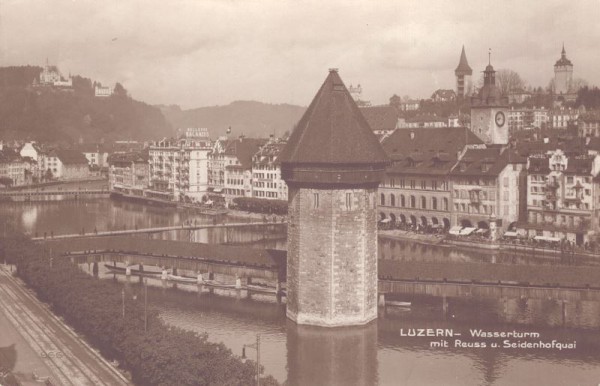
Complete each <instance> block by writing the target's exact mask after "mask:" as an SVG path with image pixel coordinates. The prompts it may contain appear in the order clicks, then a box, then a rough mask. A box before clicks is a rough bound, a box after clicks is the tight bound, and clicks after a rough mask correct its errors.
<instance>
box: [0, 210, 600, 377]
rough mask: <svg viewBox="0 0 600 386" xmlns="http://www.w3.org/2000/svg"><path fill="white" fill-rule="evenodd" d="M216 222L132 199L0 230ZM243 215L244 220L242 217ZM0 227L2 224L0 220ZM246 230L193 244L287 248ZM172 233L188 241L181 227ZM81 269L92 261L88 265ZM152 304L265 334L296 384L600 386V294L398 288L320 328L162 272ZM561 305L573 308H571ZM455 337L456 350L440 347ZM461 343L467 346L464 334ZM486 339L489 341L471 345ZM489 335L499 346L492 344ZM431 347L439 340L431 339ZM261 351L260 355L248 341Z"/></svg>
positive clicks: (454, 254)
mask: <svg viewBox="0 0 600 386" xmlns="http://www.w3.org/2000/svg"><path fill="white" fill-rule="evenodd" d="M194 220H195V221H198V222H199V221H204V222H209V221H212V220H211V219H210V218H206V217H203V216H200V215H192V214H188V213H186V212H185V211H178V210H176V209H165V208H156V207H148V206H143V205H139V204H132V203H127V202H116V201H111V200H96V201H87V202H86V201H83V202H58V203H57V202H49V203H35V204H2V205H0V226H8V227H16V228H18V229H21V230H23V231H26V232H29V233H31V234H35V233H36V232H37V233H38V234H43V232H51V231H52V232H53V233H54V234H62V233H78V232H80V231H81V230H82V228H85V229H86V230H87V231H92V230H93V229H94V228H96V229H97V230H98V231H101V230H110V229H122V228H123V226H125V227H126V228H133V227H136V226H137V227H138V228H142V227H148V226H165V225H178V224H180V223H181V222H183V221H194ZM236 221H239V220H236ZM0 231H1V228H0ZM264 236H265V235H262V234H260V233H253V232H247V231H244V230H236V231H226V230H223V229H213V230H203V231H198V233H197V234H196V235H194V240H197V241H200V242H210V243H225V242H226V243H236V244H249V245H250V246H252V247H258V248H263V247H270V248H271V247H275V248H283V247H285V240H282V239H281V237H280V236H281V235H272V236H274V238H275V240H267V241H264V240H262V239H263V238H264ZM163 237H168V238H186V239H187V237H189V234H186V233H185V232H173V233H172V234H171V235H168V236H163ZM379 254H380V257H381V258H386V259H405V260H411V259H416V260H433V259H435V260H437V259H450V260H455V261H481V260H487V259H493V258H494V256H495V255H494V254H493V253H491V254H482V253H480V252H475V251H469V250H459V249H456V248H447V247H439V246H429V245H422V244H417V243H413V242H410V241H390V240H382V241H380V246H379ZM83 269H88V268H87V267H83ZM101 275H102V277H105V278H107V279H109V280H112V279H116V280H115V285H120V286H121V285H124V284H125V285H126V286H127V287H128V290H129V291H130V292H131V293H136V292H138V293H139V292H141V291H140V290H141V289H140V284H139V281H138V280H137V278H130V279H127V278H125V277H117V278H113V275H112V274H108V273H106V272H105V271H104V270H101ZM149 287H150V288H149V291H148V296H149V303H150V304H151V305H152V307H155V308H157V309H158V310H159V312H160V315H161V318H162V319H163V320H164V321H165V322H167V323H169V324H172V325H174V326H178V327H182V328H185V329H189V330H193V331H198V332H206V333H208V335H209V338H210V339H211V340H213V341H219V342H223V343H225V345H226V346H227V347H229V348H230V349H231V350H232V351H233V352H234V353H236V354H241V351H242V346H243V345H244V344H252V343H254V342H255V339H256V334H260V337H261V346H260V349H261V353H260V355H261V363H262V365H263V366H264V367H265V372H266V373H268V374H272V375H273V376H274V377H275V378H276V379H277V380H279V381H280V382H284V381H287V384H289V385H319V384H335V385H363V384H364V385H371V384H373V385H375V384H379V385H538V384H540V385H542V384H543V385H597V384H598V383H600V355H599V354H600V334H599V333H598V330H599V328H600V304H598V302H596V301H584V300H580V301H573V302H568V303H565V304H563V303H561V302H558V301H556V300H553V299H550V298H548V299H518V298H502V299H487V300H477V299H468V298H451V299H449V300H448V311H447V313H444V312H443V311H442V302H441V299H439V298H436V297H425V296H420V297H417V296H412V295H410V294H400V295H398V298H399V299H400V300H405V301H411V302H412V306H411V307H410V308H405V309H403V308H395V309H394V308H388V309H387V311H386V312H385V314H384V312H383V310H381V315H380V317H379V319H378V320H377V322H375V323H371V324H369V325H368V326H365V327H361V328H344V329H335V330H322V329H315V328H308V327H299V326H296V325H294V324H293V323H291V322H289V321H287V319H286V317H285V308H284V307H285V305H283V304H278V303H277V302H276V301H275V300H274V299H273V298H270V297H268V296H253V297H252V298H248V297H246V296H245V294H243V293H242V294H240V293H239V292H237V291H215V292H216V293H211V292H209V291H207V290H202V289H201V290H200V291H199V289H198V287H197V286H195V285H179V286H178V288H177V289H175V288H172V286H171V285H166V284H164V283H162V282H161V281H160V280H158V279H156V280H151V281H150V283H149ZM563 309H564V310H565V311H563ZM419 329H425V331H427V330H426V329H434V330H433V331H435V329H444V330H446V329H447V330H451V331H453V332H454V333H459V334H461V336H456V335H455V336H452V337H419V336H416V337H412V336H403V335H407V334H408V335H410V332H411V331H419ZM471 330H482V331H491V332H502V331H507V332H513V331H515V330H516V331H518V332H533V333H535V334H539V337H535V338H510V339H508V340H510V342H509V343H510V344H512V343H515V344H519V342H521V343H522V342H539V341H542V342H543V343H545V344H550V345H552V343H551V342H552V341H553V340H554V341H556V342H558V343H565V344H572V343H573V342H576V347H575V348H573V349H563V350H558V349H557V348H556V347H554V348H552V347H546V348H518V347H517V348H513V347H503V344H504V340H506V339H502V338H497V339H496V338H486V339H484V338H472V337H471ZM443 340H445V341H447V342H448V347H435V348H432V347H431V345H432V342H436V343H437V342H441V341H443ZM457 341H460V342H457ZM474 343H479V344H481V343H485V344H486V347H485V348H483V347H460V345H463V344H464V345H465V346H473V345H474ZM492 343H498V344H499V345H500V347H498V348H492V347H491V344H492ZM434 344H435V343H434ZM246 354H247V355H248V357H249V358H250V359H254V358H255V355H256V352H255V351H254V350H252V349H247V350H246Z"/></svg>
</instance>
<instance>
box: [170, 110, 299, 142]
mask: <svg viewBox="0 0 600 386" xmlns="http://www.w3.org/2000/svg"><path fill="white" fill-rule="evenodd" d="M158 107H159V108H160V110H161V111H162V113H163V115H164V116H165V118H166V119H167V121H168V122H169V123H170V124H171V126H172V127H173V128H175V129H185V128H187V127H206V128H208V129H209V132H210V135H211V137H212V138H213V139H214V138H217V137H219V136H222V135H225V134H226V132H227V129H228V128H229V127H231V134H230V136H235V137H237V136H239V135H245V136H246V137H263V138H264V137H268V136H269V135H270V134H275V136H277V137H281V136H283V135H284V134H285V133H286V132H288V133H290V132H291V131H292V129H293V128H294V125H295V124H296V123H297V122H298V120H300V118H301V117H302V114H303V113H304V112H305V111H306V107H302V106H296V105H290V104H268V103H262V102H257V101H235V102H232V103H230V104H228V105H224V106H207V107H200V108H195V109H189V110H181V109H180V108H179V106H175V105H171V106H164V105H163V106H158Z"/></svg>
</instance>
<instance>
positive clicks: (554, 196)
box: [546, 191, 558, 201]
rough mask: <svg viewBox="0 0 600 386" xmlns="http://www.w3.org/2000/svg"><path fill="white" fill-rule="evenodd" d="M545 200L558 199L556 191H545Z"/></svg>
mask: <svg viewBox="0 0 600 386" xmlns="http://www.w3.org/2000/svg"><path fill="white" fill-rule="evenodd" d="M546 200H548V201H556V200H558V195H557V194H556V191H546Z"/></svg>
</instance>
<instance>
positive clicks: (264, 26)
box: [0, 0, 600, 107]
mask: <svg viewBox="0 0 600 386" xmlns="http://www.w3.org/2000/svg"><path fill="white" fill-rule="evenodd" d="M598 10H599V3H598V2H595V1H578V2H572V3H567V2H563V1H558V0H551V1H529V2H520V1H515V0H509V1H503V2H498V1H483V0H481V1H471V0H465V1H460V2H457V1H453V2H447V1H426V0H420V1H415V0H407V1H401V2H398V1H392V0H384V1H377V2H374V1H367V0H365V1H349V2H348V1H345V2H342V1H339V0H336V1H328V2H318V1H274V0H266V1H256V0H250V1H235V0H229V1H216V0H208V1H191V0H181V1H172V2H165V1H158V0H152V1H141V0H135V1H117V0H108V1H103V2H98V1H92V0H78V1H71V0H41V1H34V0H5V1H3V2H2V3H1V4H0V49H1V55H0V61H1V63H2V65H18V64H38V65H41V64H43V63H44V61H45V58H46V57H48V58H49V60H50V61H51V62H53V63H57V64H58V65H59V67H60V68H61V69H62V70H63V71H64V72H68V71H70V72H72V73H77V74H81V75H85V76H89V77H91V78H94V79H97V80H99V81H101V82H103V83H114V82H121V83H123V84H124V86H125V87H126V88H127V89H128V90H130V92H131V93H132V94H133V95H134V96H135V97H137V98H140V99H142V100H145V101H147V102H149V103H178V104H181V105H182V106H185V107H196V106H203V105H214V104H225V103H228V102H230V101H232V100H237V99H258V100H262V101H266V102H275V103H283V102H290V103H297V104H304V105H306V104H308V103H309V102H310V100H311V98H312V96H313V95H314V93H315V92H316V90H317V88H318V87H319V86H320V84H321V82H322V81H323V79H324V77H325V76H326V74H327V69H328V68H329V67H339V68H340V74H341V76H342V78H343V79H344V80H345V81H346V83H348V84H350V83H361V84H362V86H363V90H364V94H365V96H367V97H368V98H371V99H372V100H373V102H375V103H386V102H387V99H388V98H389V96H390V95H392V94H394V93H398V94H402V95H404V94H410V95H412V96H416V97H426V96H429V95H431V93H432V92H433V91H434V90H435V89H436V88H440V87H443V88H452V87H453V86H454V74H453V71H454V68H455V67H456V65H457V63H458V58H459V54H460V49H461V46H462V45H463V44H465V46H466V49H467V56H468V58H469V63H470V64H471V67H473V70H474V71H475V72H476V73H477V72H479V71H481V70H482V69H483V67H484V66H485V65H486V64H487V52H488V48H490V47H491V48H492V52H493V54H492V61H493V64H494V65H495V66H496V67H497V68H510V69H513V70H515V71H517V72H519V73H520V74H521V75H522V77H523V78H524V79H526V80H527V81H528V82H529V83H530V84H532V85H534V86H537V85H541V86H545V85H546V84H547V83H548V82H549V80H550V78H551V77H552V71H553V69H552V65H553V64H554V62H555V61H556V59H558V57H559V54H560V48H561V44H562V42H563V41H565V44H566V47H567V52H568V55H569V58H570V59H571V60H572V61H573V62H574V64H575V76H576V77H582V78H586V79H587V80H588V81H589V82H590V83H592V84H598V83H600V79H599V77H600V74H598V73H597V71H596V69H595V64H596V63H597V61H598V52H597V49H596V47H595V45H596V42H597V41H598V39H599V38H600V28H599V27H597V23H596V20H595V15H597V14H598ZM115 38H117V39H116V40H115Z"/></svg>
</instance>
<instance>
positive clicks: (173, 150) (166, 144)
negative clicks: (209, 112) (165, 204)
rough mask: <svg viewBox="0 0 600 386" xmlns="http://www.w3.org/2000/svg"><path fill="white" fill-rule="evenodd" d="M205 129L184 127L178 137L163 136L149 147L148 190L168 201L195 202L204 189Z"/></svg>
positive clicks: (208, 144) (207, 140)
mask: <svg viewBox="0 0 600 386" xmlns="http://www.w3.org/2000/svg"><path fill="white" fill-rule="evenodd" d="M210 151H211V141H210V137H209V135H208V130H207V129H188V130H187V131H186V133H185V135H184V136H183V137H182V138H179V139H177V140H175V139H163V140H162V141H158V142H155V143H153V144H152V145H151V146H150V147H149V158H148V162H149V165H150V188H149V193H150V194H151V195H152V194H153V195H155V196H156V197H157V198H163V199H168V200H175V201H183V200H196V201H199V200H201V199H202V197H203V196H205V195H206V194H207V192H208V154H209V153H210Z"/></svg>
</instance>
